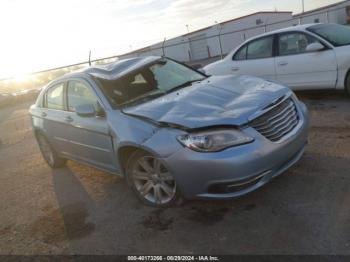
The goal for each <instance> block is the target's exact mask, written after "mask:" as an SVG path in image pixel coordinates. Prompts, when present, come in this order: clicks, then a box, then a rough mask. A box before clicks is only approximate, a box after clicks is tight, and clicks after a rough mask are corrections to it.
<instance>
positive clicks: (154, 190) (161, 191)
mask: <svg viewBox="0 0 350 262" xmlns="http://www.w3.org/2000/svg"><path fill="white" fill-rule="evenodd" d="M126 175H127V179H128V182H129V184H130V185H131V187H132V189H133V191H134V192H135V193H136V195H137V197H138V198H139V199H140V200H141V201H142V202H143V203H144V204H146V205H149V206H154V207H166V206H171V205H174V204H175V203H179V200H180V199H181V198H180V194H179V191H178V189H177V185H176V182H175V180H174V178H173V176H172V174H171V173H170V172H169V171H168V170H167V168H166V167H165V166H164V165H163V164H162V162H161V161H160V160H159V159H158V158H156V157H155V156H152V155H151V154H149V153H147V152H143V151H136V152H135V153H134V154H133V155H132V156H131V157H130V159H129V161H128V164H127V168H126Z"/></svg>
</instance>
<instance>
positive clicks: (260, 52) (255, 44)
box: [247, 36, 273, 59]
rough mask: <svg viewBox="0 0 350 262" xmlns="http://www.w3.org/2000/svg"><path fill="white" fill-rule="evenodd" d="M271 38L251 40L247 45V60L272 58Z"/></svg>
mask: <svg viewBox="0 0 350 262" xmlns="http://www.w3.org/2000/svg"><path fill="white" fill-rule="evenodd" d="M272 48H273V36H268V37H264V38H260V39H257V40H253V41H252V42H250V43H249V44H248V49H247V59H260V58H268V57H272V53H273V52H272Z"/></svg>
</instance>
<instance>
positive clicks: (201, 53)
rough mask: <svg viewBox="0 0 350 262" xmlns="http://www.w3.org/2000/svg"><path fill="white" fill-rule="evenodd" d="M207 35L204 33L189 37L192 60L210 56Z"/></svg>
mask: <svg viewBox="0 0 350 262" xmlns="http://www.w3.org/2000/svg"><path fill="white" fill-rule="evenodd" d="M205 37H206V35H205V34H203V35H198V36H195V37H191V38H189V40H190V48H191V58H192V60H200V59H204V58H208V49H207V46H208V43H207V39H206V38H205Z"/></svg>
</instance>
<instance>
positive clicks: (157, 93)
mask: <svg viewBox="0 0 350 262" xmlns="http://www.w3.org/2000/svg"><path fill="white" fill-rule="evenodd" d="M165 94H166V92H164V91H159V90H157V91H155V92H148V93H145V94H143V95H140V96H137V97H135V98H133V99H131V100H128V101H126V102H124V103H122V104H120V106H125V105H130V104H134V103H136V102H144V101H147V100H150V99H154V98H157V97H160V96H163V95H165Z"/></svg>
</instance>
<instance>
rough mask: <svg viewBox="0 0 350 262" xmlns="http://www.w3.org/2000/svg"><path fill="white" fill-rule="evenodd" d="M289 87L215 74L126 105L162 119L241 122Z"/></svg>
mask: <svg viewBox="0 0 350 262" xmlns="http://www.w3.org/2000/svg"><path fill="white" fill-rule="evenodd" d="M288 92H289V88H287V87H285V86H282V85H278V84H275V83H272V82H268V81H265V80H263V79H260V78H256V77H251V76H212V77H210V78H207V79H205V80H203V81H201V82H196V83H193V84H192V86H190V87H186V88H184V89H181V90H179V91H175V92H172V93H170V94H168V95H165V96H162V97H160V98H157V99H154V100H151V101H149V102H146V103H143V104H140V105H137V106H133V107H129V108H125V109H123V112H124V113H126V114H129V115H134V116H139V117H143V118H148V119H151V120H153V121H157V122H159V123H168V124H175V125H180V126H183V127H186V128H200V127H206V126H217V125H233V126H240V125H243V124H246V123H247V122H248V121H249V117H250V116H252V115H253V114H254V113H256V112H257V111H258V110H259V109H262V108H264V107H266V106H267V105H269V104H271V103H272V102H273V101H275V100H276V99H278V98H280V97H282V96H283V95H285V94H286V93H288Z"/></svg>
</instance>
